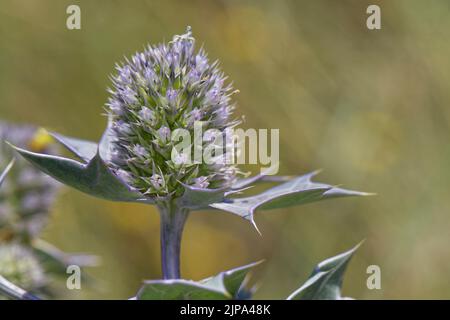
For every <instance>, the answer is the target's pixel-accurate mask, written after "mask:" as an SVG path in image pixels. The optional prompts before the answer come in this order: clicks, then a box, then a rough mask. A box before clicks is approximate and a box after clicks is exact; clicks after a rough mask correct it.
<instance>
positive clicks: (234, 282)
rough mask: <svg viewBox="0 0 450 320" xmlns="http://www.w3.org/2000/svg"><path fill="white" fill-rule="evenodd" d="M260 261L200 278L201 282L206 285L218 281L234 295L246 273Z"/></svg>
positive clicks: (243, 280) (237, 291)
mask: <svg viewBox="0 0 450 320" xmlns="http://www.w3.org/2000/svg"><path fill="white" fill-rule="evenodd" d="M261 263H262V261H258V262H254V263H251V264H248V265H245V266H242V267H239V268H235V269H231V270H228V271H224V272H221V273H219V274H218V275H216V276H214V277H211V278H208V279H205V280H202V281H201V283H203V284H206V285H207V284H211V283H217V282H220V283H221V284H222V285H223V287H224V288H225V290H226V291H227V292H228V293H229V294H230V295H231V296H232V297H236V296H237V295H238V293H239V290H240V289H241V288H242V286H243V285H244V284H245V280H246V278H247V276H248V273H249V272H250V271H251V270H252V269H253V268H254V267H256V266H258V265H259V264H261Z"/></svg>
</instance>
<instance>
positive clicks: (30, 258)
mask: <svg viewBox="0 0 450 320" xmlns="http://www.w3.org/2000/svg"><path fill="white" fill-rule="evenodd" d="M0 275H2V276H3V277H5V278H6V279H7V280H9V281H11V282H12V283H14V284H16V285H18V286H20V287H22V288H24V289H25V290H29V291H34V290H38V289H40V288H41V287H42V286H43V285H45V282H46V279H45V274H44V270H43V269H42V266H41V264H40V263H39V260H38V259H37V257H36V256H35V255H34V254H33V252H32V251H31V250H30V249H28V248H27V247H25V246H22V245H20V244H18V243H8V244H2V245H1V246H0ZM0 298H1V295H0Z"/></svg>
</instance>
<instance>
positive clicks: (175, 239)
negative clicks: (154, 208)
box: [158, 202, 189, 279]
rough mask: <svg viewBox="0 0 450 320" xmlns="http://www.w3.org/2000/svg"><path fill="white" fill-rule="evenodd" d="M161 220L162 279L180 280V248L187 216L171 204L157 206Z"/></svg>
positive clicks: (184, 211) (182, 210)
mask: <svg viewBox="0 0 450 320" xmlns="http://www.w3.org/2000/svg"><path fill="white" fill-rule="evenodd" d="M158 208H159V212H160V219H161V267H162V273H163V278H164V279H179V278H180V248H181V237H182V234H183V229H184V223H185V222H186V218H187V216H188V214H189V211H188V210H187V209H181V208H179V207H177V206H176V204H174V203H173V202H167V203H163V204H160V205H158Z"/></svg>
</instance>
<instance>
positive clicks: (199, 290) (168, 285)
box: [136, 262, 261, 300]
mask: <svg viewBox="0 0 450 320" xmlns="http://www.w3.org/2000/svg"><path fill="white" fill-rule="evenodd" d="M260 263H261V262H256V263H252V264H249V265H246V266H243V267H239V268H235V269H232V270H229V271H225V272H221V273H219V274H218V275H216V276H213V277H210V278H207V279H204V280H201V281H199V282H196V281H192V280H183V279H176V280H150V281H145V282H144V285H143V286H142V288H141V289H140V290H139V292H138V294H137V295H136V299H138V300H226V299H236V298H238V297H239V292H240V290H241V289H242V288H243V286H244V284H245V280H246V278H247V276H248V273H249V272H250V270H251V269H252V268H254V267H255V266H257V265H258V264H260Z"/></svg>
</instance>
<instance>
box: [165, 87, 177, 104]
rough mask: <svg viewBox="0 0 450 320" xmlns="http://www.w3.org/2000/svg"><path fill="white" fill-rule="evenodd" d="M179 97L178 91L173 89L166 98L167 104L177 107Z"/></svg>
mask: <svg viewBox="0 0 450 320" xmlns="http://www.w3.org/2000/svg"><path fill="white" fill-rule="evenodd" d="M177 97H178V92H177V91H176V90H173V89H169V90H167V93H166V98H167V102H168V103H169V105H170V106H175V104H176V101H177Z"/></svg>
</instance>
